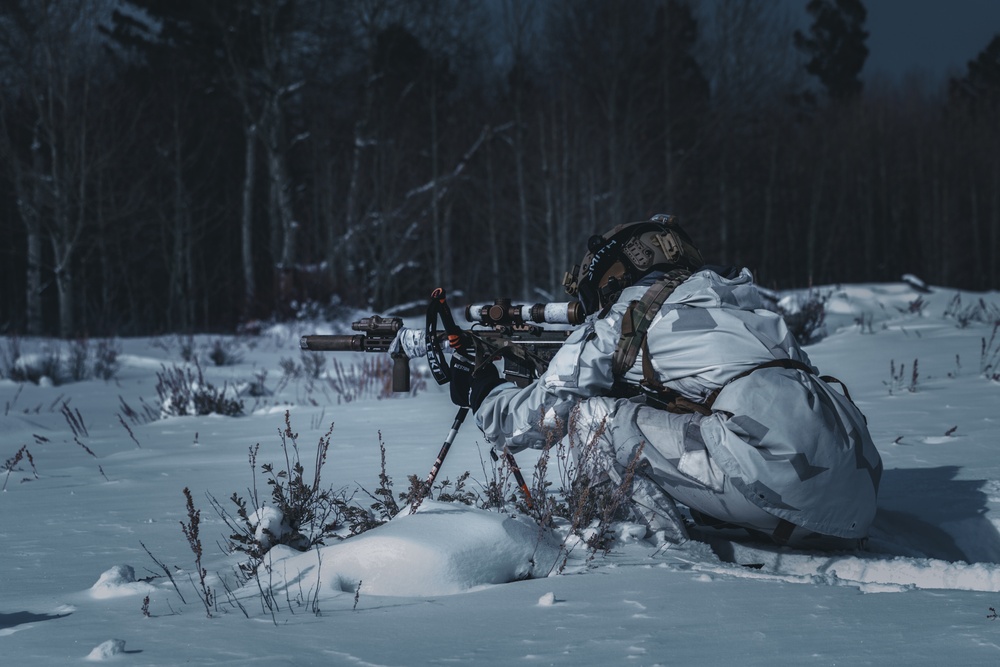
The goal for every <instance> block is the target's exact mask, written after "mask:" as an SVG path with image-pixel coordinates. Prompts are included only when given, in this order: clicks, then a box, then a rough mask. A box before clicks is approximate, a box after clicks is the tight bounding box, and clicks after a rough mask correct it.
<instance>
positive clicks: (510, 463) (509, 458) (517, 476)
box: [490, 446, 534, 510]
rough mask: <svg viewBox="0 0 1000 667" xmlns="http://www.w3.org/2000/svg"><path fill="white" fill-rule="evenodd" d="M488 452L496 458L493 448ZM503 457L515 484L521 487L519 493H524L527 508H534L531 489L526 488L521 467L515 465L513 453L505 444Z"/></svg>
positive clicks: (526, 484)
mask: <svg viewBox="0 0 1000 667" xmlns="http://www.w3.org/2000/svg"><path fill="white" fill-rule="evenodd" d="M490 454H492V455H493V460H494V461H496V460H497V453H496V451H494V450H492V449H491V450H490ZM503 459H504V461H506V462H507V467H508V468H510V472H511V473H512V474H513V475H514V480H515V481H517V486H518V487H519V488H520V489H521V493H523V494H524V504H525V505H527V506H528V509H529V510H530V509H534V506H533V505H532V502H531V490H530V489H529V488H528V483H527V482H525V481H524V475H522V474H521V468H520V467H519V466H518V465H517V461H516V460H515V459H514V455H513V454H511V452H510V450H509V449H507V447H506V446H505V447H504V448H503Z"/></svg>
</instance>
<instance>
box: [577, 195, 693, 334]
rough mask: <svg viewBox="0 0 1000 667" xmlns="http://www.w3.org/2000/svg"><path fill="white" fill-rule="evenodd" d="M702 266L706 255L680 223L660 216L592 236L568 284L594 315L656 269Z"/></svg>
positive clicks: (589, 312)
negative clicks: (702, 255)
mask: <svg viewBox="0 0 1000 667" xmlns="http://www.w3.org/2000/svg"><path fill="white" fill-rule="evenodd" d="M702 264H704V260H702V257H701V253H700V252H699V251H698V249H697V248H696V247H695V246H694V243H692V241H691V237H690V236H688V234H687V232H685V231H684V230H683V229H681V226H680V225H679V224H678V223H677V219H676V218H675V217H674V216H672V215H665V214H659V215H654V216H653V217H652V218H650V219H649V220H643V221H640V222H628V223H625V224H623V225H618V226H617V227H615V228H614V229H612V230H611V231H609V232H607V233H605V234H599V235H595V236H591V237H590V239H589V240H588V241H587V254H585V255H584V256H583V260H582V261H581V262H580V264H579V265H577V266H574V267H573V268H572V269H571V270H570V271H569V272H568V273H567V274H566V277H565V279H564V280H563V286H564V287H565V288H566V292H567V293H568V294H570V295H571V296H575V297H577V298H578V299H579V300H580V303H581V304H583V309H584V310H585V311H586V313H587V314H588V315H589V314H591V313H596V312H597V311H598V310H600V309H601V308H604V307H605V306H607V305H608V304H610V303H613V302H614V301H615V299H617V298H618V295H619V294H621V291H622V290H623V289H625V288H626V287H629V286H631V285H634V284H636V283H637V282H639V280H641V279H642V278H643V277H644V276H646V275H648V274H650V273H652V272H653V271H663V272H666V271H671V270H673V269H688V270H690V271H697V270H698V269H700V268H701V266H702Z"/></svg>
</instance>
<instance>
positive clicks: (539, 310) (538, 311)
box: [465, 299, 586, 327]
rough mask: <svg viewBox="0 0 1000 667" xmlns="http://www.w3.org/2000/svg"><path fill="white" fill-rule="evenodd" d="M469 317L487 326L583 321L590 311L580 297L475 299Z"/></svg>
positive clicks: (468, 313) (472, 320) (467, 318)
mask: <svg viewBox="0 0 1000 667" xmlns="http://www.w3.org/2000/svg"><path fill="white" fill-rule="evenodd" d="M465 319H466V320H468V321H469V322H476V323H478V324H485V325H487V326H491V327H495V326H524V325H526V324H529V323H531V322H535V323H538V324H583V321H584V320H585V319H586V315H585V314H584V312H583V306H581V305H580V302H579V301H568V302H562V303H536V304H534V305H531V306H528V305H516V304H514V303H512V302H511V300H510V299H497V300H496V301H494V302H493V303H474V304H472V305H469V306H466V307H465Z"/></svg>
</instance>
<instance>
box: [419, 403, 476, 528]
mask: <svg viewBox="0 0 1000 667" xmlns="http://www.w3.org/2000/svg"><path fill="white" fill-rule="evenodd" d="M468 414H469V408H467V407H464V406H463V407H461V408H459V409H458V414H456V415H455V421H453V422H452V423H451V430H450V431H448V437H446V438H445V439H444V444H443V445H441V451H439V452H438V455H437V459H436V460H435V461H434V465H433V466H431V472H430V474H429V475H427V481H425V482H424V483H423V486H422V487H421V488H420V489H419V490H418V491H417V497H416V498H414V499H413V502H412V503H411V504H410V514H414V513H415V512H416V511H417V509H418V508H419V507H420V504H421V503H422V502H424V497H425V496H426V495H427V494H428V493H430V491H431V486H432V485H433V484H434V479H435V478H436V477H437V474H438V471H439V470H441V464H443V463H444V457H446V456H448V450H449V449H451V445H452V443H453V442H455V436H456V435H458V429H459V427H461V426H462V422H464V421H465V417H466V415H468Z"/></svg>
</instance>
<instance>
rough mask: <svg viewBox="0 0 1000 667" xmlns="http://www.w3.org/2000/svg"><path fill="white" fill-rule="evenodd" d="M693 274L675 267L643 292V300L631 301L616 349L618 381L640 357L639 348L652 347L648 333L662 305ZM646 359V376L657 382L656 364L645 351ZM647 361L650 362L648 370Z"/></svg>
mask: <svg viewBox="0 0 1000 667" xmlns="http://www.w3.org/2000/svg"><path fill="white" fill-rule="evenodd" d="M690 275H691V272H690V271H688V270H687V269H674V270H673V271H670V272H669V273H667V275H666V276H664V278H663V280H660V281H657V282H656V283H655V284H653V285H652V286H650V288H649V289H647V290H646V293H645V294H643V295H642V299H640V300H639V301H633V302H632V303H630V304H629V307H628V310H626V311H625V315H624V316H623V317H622V335H621V338H619V339H618V348H617V349H616V350H615V356H614V360H613V362H612V366H611V368H612V373H613V375H614V378H615V379H616V380H620V379H621V378H623V377H624V376H625V373H626V372H627V371H628V369H630V368H632V364H634V363H635V358H636V357H637V356H639V350H642V349H648V347H647V346H646V332H647V331H648V330H649V325H650V324H652V323H653V318H654V317H656V314H657V313H658V312H660V307H661V306H663V303H664V302H665V301H666V300H667V298H668V297H669V296H670V295H671V294H673V291H674V290H675V289H677V286H678V285H680V284H681V283H682V282H684V281H685V280H687V279H688V277H689V276H690ZM642 358H643V376H644V377H645V379H646V380H647V381H649V380H651V379H652V380H653V381H655V377H656V376H655V374H654V373H653V367H652V365H651V364H650V362H649V361H648V359H649V354H646V353H644V354H643V355H642ZM647 364H649V367H648V371H647V368H646V366H647Z"/></svg>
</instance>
